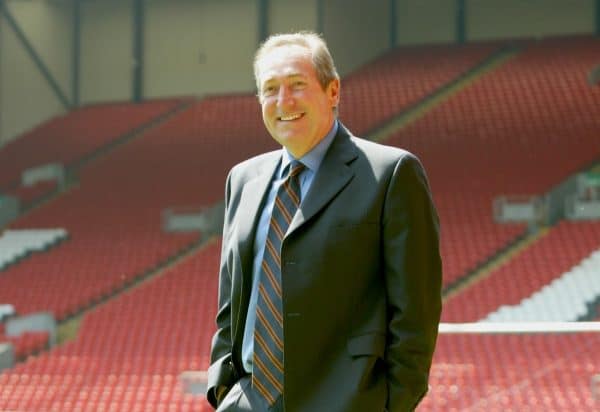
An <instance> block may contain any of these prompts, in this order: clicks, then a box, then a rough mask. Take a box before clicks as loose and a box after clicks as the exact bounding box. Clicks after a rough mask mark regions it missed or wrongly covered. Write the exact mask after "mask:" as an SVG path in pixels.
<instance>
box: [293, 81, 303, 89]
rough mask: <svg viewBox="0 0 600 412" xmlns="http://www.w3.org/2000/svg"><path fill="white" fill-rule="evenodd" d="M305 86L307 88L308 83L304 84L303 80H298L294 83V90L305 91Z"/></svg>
mask: <svg viewBox="0 0 600 412" xmlns="http://www.w3.org/2000/svg"><path fill="white" fill-rule="evenodd" d="M304 86H306V83H305V82H303V81H302V80H297V81H295V82H294V83H292V87H293V88H294V89H303V88H304Z"/></svg>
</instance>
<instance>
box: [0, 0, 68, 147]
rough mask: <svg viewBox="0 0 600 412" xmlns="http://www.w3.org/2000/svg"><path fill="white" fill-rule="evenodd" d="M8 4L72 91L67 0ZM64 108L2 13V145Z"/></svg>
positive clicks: (10, 1)
mask: <svg viewBox="0 0 600 412" xmlns="http://www.w3.org/2000/svg"><path fill="white" fill-rule="evenodd" d="M5 7H6V8H7V10H8V12H9V13H10V15H11V16H12V17H13V18H14V20H15V21H16V23H17V24H18V25H19V26H20V27H21V28H22V29H23V31H24V32H25V35H26V38H27V40H28V41H29V43H30V44H31V45H32V46H33V47H34V48H35V50H36V51H37V53H38V54H39V56H40V57H41V58H42V59H43V61H44V63H45V65H46V67H47V69H48V71H50V73H51V74H52V76H53V77H54V78H55V80H56V82H57V83H58V85H59V87H60V88H61V89H62V90H63V92H64V93H65V94H70V93H71V89H70V87H71V82H70V79H71V53H72V48H71V39H72V36H71V24H70V6H69V5H68V4H65V3H62V2H48V1H18V0H5ZM64 110H65V109H64V107H63V105H62V104H61V102H60V100H59V99H58V98H57V97H56V95H55V94H54V92H53V91H52V89H51V87H50V86H49V84H48V82H47V81H46V80H45V78H44V77H43V76H42V74H41V73H40V71H39V70H38V69H37V67H36V66H35V65H34V63H33V61H32V60H31V58H30V56H29V55H28V54H27V51H26V49H25V48H24V47H23V46H22V44H21V42H20V41H19V39H18V37H17V36H16V35H15V33H14V31H13V30H12V29H11V27H10V26H9V24H8V22H7V20H6V19H5V18H4V17H3V16H2V15H1V14H0V145H1V144H2V143H3V142H4V141H8V140H9V139H10V138H13V137H15V136H17V135H19V134H21V133H23V132H24V131H26V130H27V129H29V128H31V127H32V126H33V125H36V124H38V123H40V122H42V121H44V120H45V119H47V118H49V117H52V116H55V115H57V114H60V113H62V112H64Z"/></svg>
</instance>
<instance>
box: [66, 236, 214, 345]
mask: <svg viewBox="0 0 600 412" xmlns="http://www.w3.org/2000/svg"><path fill="white" fill-rule="evenodd" d="M215 239H216V238H215V237H214V236H212V237H209V238H207V239H205V238H203V237H201V238H200V239H199V240H198V241H197V242H194V243H191V244H190V245H188V246H187V247H186V248H185V249H183V250H180V251H179V252H178V253H177V254H175V255H173V256H171V257H170V258H169V259H168V260H167V261H165V262H164V263H161V264H159V265H157V266H155V267H153V268H151V269H149V270H147V271H146V272H145V273H144V274H143V275H141V276H140V277H138V278H137V279H136V280H135V281H134V282H132V283H130V284H129V285H127V286H125V287H124V288H122V289H120V290H118V291H116V292H115V293H113V294H112V295H110V296H107V297H106V298H104V299H103V300H102V301H100V302H96V303H93V304H91V305H90V306H88V307H87V308H85V309H83V310H82V311H81V312H79V313H77V314H76V315H74V316H72V317H70V318H67V319H65V320H64V321H62V322H59V324H58V331H57V339H56V344H57V345H61V344H64V343H67V342H69V341H72V340H74V339H75V338H76V337H77V333H78V330H79V326H80V324H81V321H82V320H83V317H84V316H85V315H87V314H88V313H90V312H93V311H95V310H96V309H98V308H99V307H101V306H103V305H105V304H107V303H109V302H112V301H113V300H115V299H118V298H119V297H121V296H122V295H124V294H125V293H128V292H130V291H131V290H133V289H136V288H138V287H140V286H141V285H143V284H145V283H146V282H149V281H151V280H153V279H155V278H158V277H160V276H161V275H163V274H164V273H165V272H167V271H168V270H169V269H170V268H172V267H173V266H176V265H178V264H179V263H181V262H182V261H184V260H185V259H187V258H189V257H190V256H193V255H194V254H195V253H197V252H198V251H199V250H200V249H202V248H204V247H205V246H206V245H208V244H210V243H212V242H215Z"/></svg>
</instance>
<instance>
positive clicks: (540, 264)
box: [442, 221, 600, 322]
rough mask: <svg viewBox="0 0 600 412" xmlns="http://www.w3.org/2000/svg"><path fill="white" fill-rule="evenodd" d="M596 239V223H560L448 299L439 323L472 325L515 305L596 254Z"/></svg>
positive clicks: (599, 228) (599, 234)
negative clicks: (503, 308) (507, 306)
mask: <svg viewBox="0 0 600 412" xmlns="http://www.w3.org/2000/svg"><path fill="white" fill-rule="evenodd" d="M599 239H600V222H585V223H581V222H579V223H575V222H568V221H562V222H560V223H559V224H558V225H557V226H556V227H554V228H553V229H551V230H550V231H549V232H548V234H546V235H545V236H543V237H542V238H541V239H539V240H538V241H537V242H535V243H534V244H532V245H531V246H530V247H528V248H527V249H525V250H523V251H522V252H521V253H520V254H519V255H517V256H516V257H514V258H513V259H511V260H509V261H508V262H506V263H505V264H504V265H502V266H500V267H498V268H497V269H496V270H494V271H492V272H491V273H490V274H489V275H488V276H487V277H486V278H485V279H481V280H479V281H478V282H476V283H475V284H473V285H471V287H469V288H468V289H466V290H464V291H462V292H461V293H460V294H458V295H455V296H454V297H452V298H450V299H448V300H447V301H446V302H445V303H444V309H443V312H442V319H443V321H444V322H475V321H478V320H480V319H482V318H484V317H486V316H487V315H488V314H490V313H491V312H493V311H495V310H497V309H498V308H499V307H500V306H502V305H516V304H518V303H519V302H521V301H522V300H523V299H525V298H527V297H529V296H530V295H532V294H533V293H534V292H536V291H538V290H540V289H542V288H543V287H544V286H546V285H548V284H550V283H551V282H552V281H553V280H555V279H558V278H560V277H561V276H562V275H563V273H565V272H567V271H569V270H570V269H571V268H572V267H574V266H575V265H577V264H578V263H580V262H581V261H582V260H583V259H584V258H586V257H588V256H589V255H590V254H591V253H592V252H594V251H596V250H597V248H598V242H599ZM565 293H567V294H568V293H569V292H568V291H565ZM567 296H568V295H567ZM466 302H468V304H466ZM555 305H556V306H558V305H559V303H558V302H555ZM548 315H550V314H548ZM565 315H566V314H565ZM539 320H541V319H539Z"/></svg>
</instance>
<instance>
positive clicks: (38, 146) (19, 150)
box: [0, 99, 184, 203]
mask: <svg viewBox="0 0 600 412" xmlns="http://www.w3.org/2000/svg"><path fill="white" fill-rule="evenodd" d="M183 101H184V100H183V99H168V100H157V101H149V102H145V103H141V104H131V103H111V104H98V105H92V106H87V107H83V108H80V109H77V110H74V111H72V112H69V113H67V114H65V115H63V116H58V117H55V118H52V119H51V120H48V121H47V122H44V123H42V124H41V125H39V126H37V127H36V128H34V129H33V130H30V131H28V132H26V133H25V134H23V135H22V136H20V137H19V138H17V139H15V140H12V141H10V142H9V143H8V144H7V145H6V146H4V147H2V150H0V191H4V192H5V193H8V194H12V195H15V196H18V197H19V198H20V199H21V200H22V202H23V203H28V202H30V201H31V200H33V199H35V198H37V197H39V196H40V194H43V193H47V191H49V190H51V189H52V188H53V187H54V186H53V185H52V184H51V183H46V184H40V185H36V186H34V187H23V186H21V184H20V182H21V174H22V172H23V171H25V170H26V169H28V168H31V167H36V166H41V165H44V164H47V163H61V164H63V165H65V166H70V165H72V164H74V163H76V162H77V161H80V160H81V159H83V158H85V157H86V156H90V155H92V154H93V153H94V152H95V151H96V150H98V149H101V148H102V147H104V146H106V145H108V144H110V143H111V142H114V141H115V140H118V139H119V138H121V137H123V136H124V135H126V134H127V133H129V132H132V131H133V130H135V129H136V128H137V127H140V126H142V125H143V124H145V123H148V122H150V121H151V120H152V119H155V118H157V117H159V116H161V115H164V114H166V113H167V112H169V111H171V110H173V109H175V108H176V107H177V106H178V105H179V104H181V103H182V102H183ZM48 185H51V186H50V187H48Z"/></svg>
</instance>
